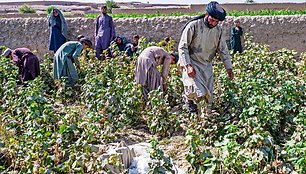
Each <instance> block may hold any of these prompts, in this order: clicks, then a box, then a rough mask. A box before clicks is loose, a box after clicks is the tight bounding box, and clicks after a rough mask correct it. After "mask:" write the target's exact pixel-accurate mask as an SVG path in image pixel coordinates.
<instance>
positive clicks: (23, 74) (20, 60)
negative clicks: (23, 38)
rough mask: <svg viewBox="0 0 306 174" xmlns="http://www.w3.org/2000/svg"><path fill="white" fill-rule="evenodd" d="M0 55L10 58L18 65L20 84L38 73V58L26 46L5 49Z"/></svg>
mask: <svg viewBox="0 0 306 174" xmlns="http://www.w3.org/2000/svg"><path fill="white" fill-rule="evenodd" d="M2 56H3V57H6V58H11V59H12V60H13V62H14V63H15V64H16V66H18V68H19V75H20V81H21V82H22V84H23V83H24V82H25V81H28V80H33V79H35V77H37V76H38V75H39V74H40V68H39V60H38V58H37V57H36V55H34V54H33V53H32V52H31V51H30V50H29V49H28V48H17V49H15V50H11V49H6V50H5V51H4V53H3V54H2Z"/></svg>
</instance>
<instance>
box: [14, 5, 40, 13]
mask: <svg viewBox="0 0 306 174" xmlns="http://www.w3.org/2000/svg"><path fill="white" fill-rule="evenodd" d="M18 11H19V13H36V10H35V9H34V8H33V7H31V6H29V5H27V4H25V5H23V6H21V7H20V8H19V9H18Z"/></svg>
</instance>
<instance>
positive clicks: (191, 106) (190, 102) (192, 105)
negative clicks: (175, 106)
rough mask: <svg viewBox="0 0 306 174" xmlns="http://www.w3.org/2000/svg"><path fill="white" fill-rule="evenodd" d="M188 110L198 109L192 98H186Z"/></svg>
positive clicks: (195, 110)
mask: <svg viewBox="0 0 306 174" xmlns="http://www.w3.org/2000/svg"><path fill="white" fill-rule="evenodd" d="M187 105H188V108H187V109H188V111H189V112H197V111H198V107H197V105H196V104H194V102H193V101H192V100H188V103H187Z"/></svg>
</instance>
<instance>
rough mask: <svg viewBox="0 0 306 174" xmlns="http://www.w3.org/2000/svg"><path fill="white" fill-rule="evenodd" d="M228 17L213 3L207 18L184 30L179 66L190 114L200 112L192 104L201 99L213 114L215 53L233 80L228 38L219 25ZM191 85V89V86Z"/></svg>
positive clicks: (180, 46) (203, 16) (194, 22)
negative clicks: (224, 35) (224, 36)
mask: <svg viewBox="0 0 306 174" xmlns="http://www.w3.org/2000/svg"><path fill="white" fill-rule="evenodd" d="M225 16H226V12H225V10H224V9H223V8H222V7H221V6H220V5H219V4H218V3H217V2H214V1H212V2H210V3H209V4H208V5H207V7H206V14H205V15H202V16H199V17H196V18H194V19H192V20H191V21H189V22H188V23H187V24H186V25H185V27H184V29H183V32H182V36H181V39H180V43H179V47H178V52H179V64H180V66H181V67H182V68H183V77H185V78H183V79H182V80H183V83H184V89H185V97H186V98H187V100H188V109H189V111H190V112H196V111H197V109H200V108H197V106H196V105H195V104H194V103H193V101H196V102H197V103H198V102H199V101H201V100H206V101H207V103H208V107H207V109H208V112H210V111H211V105H212V102H213V67H212V65H213V63H212V60H213V58H214V57H215V56H216V53H219V55H220V57H221V61H222V62H223V64H224V66H225V68H226V70H227V73H228V76H229V79H230V80H232V79H233V73H232V63H231V57H230V54H229V51H228V48H227V45H226V42H225V39H224V38H223V37H222V29H221V27H220V26H218V23H219V21H223V20H224V19H225ZM184 73H185V76H184ZM186 74H187V75H186ZM186 77H187V78H186ZM186 81H189V82H190V81H192V83H189V84H188V83H187V82H186ZM190 84H191V86H188V85H190ZM187 88H188V89H187Z"/></svg>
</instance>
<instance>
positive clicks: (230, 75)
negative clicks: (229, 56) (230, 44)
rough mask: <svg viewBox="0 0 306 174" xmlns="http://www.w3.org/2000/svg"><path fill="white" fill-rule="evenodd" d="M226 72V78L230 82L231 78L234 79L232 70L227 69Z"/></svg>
mask: <svg viewBox="0 0 306 174" xmlns="http://www.w3.org/2000/svg"><path fill="white" fill-rule="evenodd" d="M226 71H227V75H228V78H229V79H230V80H233V78H234V74H233V70H232V69H227V70H226Z"/></svg>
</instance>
